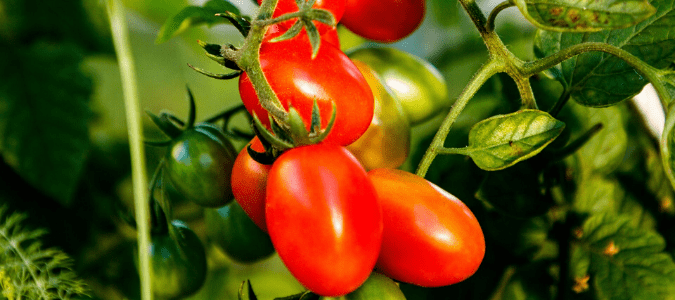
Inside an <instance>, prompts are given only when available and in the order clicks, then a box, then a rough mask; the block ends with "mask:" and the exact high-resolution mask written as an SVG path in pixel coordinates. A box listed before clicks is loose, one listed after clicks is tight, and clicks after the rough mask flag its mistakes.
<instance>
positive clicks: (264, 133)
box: [253, 114, 293, 150]
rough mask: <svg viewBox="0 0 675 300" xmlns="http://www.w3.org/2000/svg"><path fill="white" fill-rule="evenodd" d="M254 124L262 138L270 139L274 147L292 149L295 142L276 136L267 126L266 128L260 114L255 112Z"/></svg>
mask: <svg viewBox="0 0 675 300" xmlns="http://www.w3.org/2000/svg"><path fill="white" fill-rule="evenodd" d="M253 126H254V127H255V129H256V130H257V131H256V132H257V133H258V134H259V137H260V140H261V141H262V140H266V141H268V142H269V143H270V144H271V145H272V147H275V148H277V149H279V150H285V149H291V148H293V144H291V143H289V142H286V141H284V140H281V139H280V138H278V137H276V136H274V135H273V134H272V133H271V132H269V130H267V128H265V125H263V124H262V123H261V122H260V119H258V116H257V115H255V114H253Z"/></svg>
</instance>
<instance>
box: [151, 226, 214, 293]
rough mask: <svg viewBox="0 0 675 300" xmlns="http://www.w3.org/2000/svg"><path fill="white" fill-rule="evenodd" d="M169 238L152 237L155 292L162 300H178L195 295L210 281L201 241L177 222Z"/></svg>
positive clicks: (153, 284) (166, 236)
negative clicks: (207, 278) (207, 279)
mask: <svg viewBox="0 0 675 300" xmlns="http://www.w3.org/2000/svg"><path fill="white" fill-rule="evenodd" d="M168 225H169V231H170V233H168V234H159V235H154V236H152V240H151V243H150V259H151V260H152V271H153V276H152V290H153V292H154V293H155V295H156V296H157V297H158V298H161V299H176V298H183V297H186V296H188V295H191V294H194V293H195V292H197V290H199V288H201V286H202V285H203V284H204V280H205V279H206V253H205V251H204V246H203V245H202V243H201V241H200V240H199V237H197V235H196V234H195V233H194V232H193V231H192V230H190V228H188V227H187V226H186V225H185V224H184V223H183V222H181V221H178V220H174V221H172V222H171V223H170V224H168Z"/></svg>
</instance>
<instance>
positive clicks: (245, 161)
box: [231, 137, 272, 232]
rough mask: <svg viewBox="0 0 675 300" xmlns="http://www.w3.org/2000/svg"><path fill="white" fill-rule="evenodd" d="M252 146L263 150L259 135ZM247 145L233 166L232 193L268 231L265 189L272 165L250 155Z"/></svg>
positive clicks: (259, 150)
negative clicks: (262, 162)
mask: <svg viewBox="0 0 675 300" xmlns="http://www.w3.org/2000/svg"><path fill="white" fill-rule="evenodd" d="M250 145H251V148H253V150H255V151H256V152H263V151H265V148H263V145H262V143H260V140H259V139H258V137H254V138H253V139H252V140H251V143H250ZM246 148H247V147H244V149H242V150H241V152H239V155H238V156H237V159H236V160H235V161H234V167H233V168H232V180H231V181H232V193H233V194H234V199H235V200H236V201H237V202H238V203H239V205H241V208H242V209H244V211H245V212H246V214H247V215H248V216H249V217H250V218H251V220H253V222H254V223H255V224H256V225H258V227H260V229H262V230H263V231H265V232H267V224H266V223H265V195H266V193H265V189H266V186H267V174H268V173H269V172H270V169H271V168H272V165H263V164H261V163H258V162H257V161H255V160H253V158H251V156H250V155H248V150H246Z"/></svg>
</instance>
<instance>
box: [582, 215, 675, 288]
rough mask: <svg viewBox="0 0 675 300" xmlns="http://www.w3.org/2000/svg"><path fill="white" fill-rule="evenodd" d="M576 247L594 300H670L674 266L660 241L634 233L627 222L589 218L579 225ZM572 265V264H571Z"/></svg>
mask: <svg viewBox="0 0 675 300" xmlns="http://www.w3.org/2000/svg"><path fill="white" fill-rule="evenodd" d="M577 233H578V234H577V235H578V236H580V240H579V241H578V243H577V244H578V247H579V248H580V250H576V251H581V252H582V253H585V255H577V257H584V256H585V257H589V258H590V268H589V271H590V273H591V274H589V275H590V279H591V282H592V285H593V287H594V290H595V293H596V296H597V298H598V299H612V300H623V299H626V300H628V299H673V298H674V295H675V263H673V259H672V257H671V256H670V255H669V254H667V253H665V252H663V250H664V248H665V242H664V240H663V237H661V236H660V235H659V234H658V233H656V232H654V231H651V230H644V229H637V228H634V227H632V226H631V225H630V219H629V218H621V217H613V216H610V215H607V214H598V215H593V216H591V217H590V218H588V219H587V220H586V222H585V223H584V224H583V226H582V229H581V231H578V232H577ZM572 264H573V265H575V262H574V261H573V263H572Z"/></svg>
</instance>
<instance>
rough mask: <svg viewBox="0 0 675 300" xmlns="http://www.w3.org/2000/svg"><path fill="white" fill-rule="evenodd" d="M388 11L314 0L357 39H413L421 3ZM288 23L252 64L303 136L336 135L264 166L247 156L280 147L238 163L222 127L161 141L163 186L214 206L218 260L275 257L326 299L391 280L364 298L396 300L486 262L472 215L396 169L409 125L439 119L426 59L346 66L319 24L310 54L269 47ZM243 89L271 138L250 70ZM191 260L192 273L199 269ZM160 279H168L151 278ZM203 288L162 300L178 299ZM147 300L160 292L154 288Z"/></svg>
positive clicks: (359, 61) (180, 239) (376, 53)
mask: <svg viewBox="0 0 675 300" xmlns="http://www.w3.org/2000/svg"><path fill="white" fill-rule="evenodd" d="M392 3H394V4H395V6H394V7H392V8H397V9H392V11H395V12H399V13H402V15H399V16H396V15H395V14H393V15H388V14H384V13H381V12H380V11H379V8H378V9H377V10H376V11H374V12H373V11H371V10H369V9H364V2H363V1H357V0H346V1H326V0H317V1H316V3H315V6H314V7H315V8H322V9H327V10H329V11H331V13H332V14H333V15H334V16H335V18H336V19H338V20H340V18H342V19H341V23H342V24H344V25H345V26H346V27H347V28H349V29H350V30H352V31H353V32H355V33H357V34H360V35H362V36H364V37H366V38H369V39H373V40H377V41H382V42H392V41H396V40H398V39H401V38H403V37H405V36H407V35H408V34H410V33H411V32H412V31H414V30H415V29H416V28H417V26H418V25H419V23H420V22H421V20H422V17H423V12H424V1H423V0H410V1H392ZM394 4H392V5H394ZM357 6H358V9H355V8H354V7H357ZM373 6H374V5H373ZM399 6H400V7H399ZM377 7H381V4H378V6H377ZM297 9H298V7H297V5H296V4H295V1H293V0H290V1H286V0H281V1H279V4H278V6H277V11H276V12H275V16H277V15H281V14H284V13H289V12H293V11H294V10H297ZM372 9H375V8H372ZM364 14H365V15H368V17H367V18H363V15H364ZM373 17H381V18H385V19H373ZM386 18H389V19H386ZM364 20H372V22H371V23H369V22H370V21H368V22H365V21H364ZM378 22H385V24H379V25H378ZM396 24H399V25H396ZM292 25H293V20H289V21H287V22H282V23H278V24H276V25H274V26H271V27H270V29H269V30H268V31H267V36H266V38H265V39H264V41H263V44H262V45H261V47H260V52H259V57H260V65H261V67H262V71H263V73H264V75H265V79H266V80H267V82H268V84H269V85H270V87H271V88H272V90H273V91H274V92H275V94H276V96H277V98H278V100H279V102H280V103H279V104H281V105H282V106H283V108H285V109H286V110H289V109H290V108H291V107H292V108H293V109H294V110H295V111H297V113H298V115H299V116H300V117H301V118H302V120H303V121H305V122H304V124H303V125H304V126H305V127H306V129H307V131H306V132H309V131H310V130H312V129H314V128H311V127H312V125H313V124H312V122H313V121H317V118H316V116H315V115H314V114H317V112H318V115H319V116H320V117H319V118H318V119H319V120H320V121H318V122H320V128H321V129H326V127H330V128H328V129H329V131H328V135H327V136H326V137H325V139H323V140H322V141H320V142H319V143H316V144H300V145H297V144H296V145H295V147H292V148H290V149H284V151H283V152H281V154H278V152H279V151H277V155H276V157H275V158H274V161H273V163H271V164H270V163H269V162H268V161H261V160H260V159H258V158H257V157H258V156H257V155H254V154H256V153H257V154H261V153H272V152H273V151H271V147H274V143H270V141H267V140H262V141H261V140H260V138H258V137H255V138H253V140H252V141H251V142H250V143H249V145H248V146H247V147H245V148H244V149H243V150H241V151H240V152H239V154H238V155H236V151H235V149H234V148H233V146H232V144H231V143H230V142H229V141H228V139H227V138H225V134H224V133H223V131H222V130H221V128H217V127H215V126H213V125H210V124H204V123H202V124H197V125H193V124H190V123H192V122H188V124H186V125H185V126H184V128H183V129H181V130H175V128H174V129H172V130H165V131H168V133H171V132H173V134H169V135H170V136H171V137H172V142H171V146H170V147H169V150H168V151H167V156H166V157H165V164H164V166H163V168H164V170H165V175H166V177H167V178H168V179H169V180H168V181H170V183H171V184H172V186H173V187H175V189H176V190H177V192H178V193H180V194H182V195H183V196H185V198H187V199H190V200H191V201H193V202H195V203H197V204H199V205H201V206H204V207H208V208H217V209H207V211H206V222H207V230H208V234H209V237H210V239H211V240H213V241H214V242H215V243H216V244H217V245H219V246H220V247H221V248H222V249H223V251H224V252H225V253H226V254H228V255H229V256H231V257H232V258H233V259H234V260H237V261H240V262H253V261H256V260H259V259H262V258H265V257H268V256H269V255H271V254H272V253H273V252H274V251H276V252H277V253H278V254H279V256H280V258H281V260H282V261H283V262H284V264H285V265H286V266H287V267H288V269H289V270H290V272H291V273H292V274H293V275H294V276H295V278H296V279H297V280H298V281H299V282H300V283H302V284H303V285H304V286H305V287H306V288H308V289H309V290H311V291H312V292H314V293H315V294H318V295H321V296H326V297H333V296H342V295H346V294H349V295H355V294H358V293H363V289H364V288H363V287H364V286H366V285H368V283H369V282H371V283H372V282H386V283H382V284H380V283H376V284H370V285H368V286H369V287H368V289H369V292H368V293H371V292H373V291H370V290H372V289H373V288H372V286H373V285H374V286H381V287H382V290H381V291H380V292H379V293H383V294H386V293H389V292H387V290H389V291H390V290H391V286H393V287H394V289H396V290H398V288H396V285H395V284H394V283H393V281H392V279H393V280H396V281H400V282H406V283H412V284H416V285H420V286H425V287H435V286H444V285H449V284H453V283H457V282H459V281H462V280H464V279H466V278H468V277H469V276H471V275H472V274H473V273H474V272H475V271H476V270H477V269H478V266H479V265H480V263H481V261H482V259H483V256H484V253H485V242H484V238H483V233H482V231H481V228H480V225H479V224H478V222H477V220H476V218H475V217H474V215H473V214H472V213H471V211H470V210H469V209H468V208H467V207H466V205H464V204H463V203H462V202H461V201H459V200H458V199H457V198H456V197H454V196H453V195H451V194H449V193H447V192H445V191H444V190H442V189H441V188H439V187H437V186H436V185H434V184H433V183H431V182H428V181H427V180H425V179H424V178H422V177H419V176H417V175H414V174H411V173H409V172H405V171H401V170H397V169H396V168H397V167H399V166H400V165H401V164H402V163H403V162H404V161H405V160H406V157H407V155H408V151H409V148H410V126H411V125H415V124H419V123H421V122H424V121H425V120H428V119H429V118H431V117H432V116H433V115H434V114H435V113H437V112H439V111H440V110H442V108H443V104H442V103H443V102H444V100H445V98H447V94H446V88H445V83H444V80H443V78H442V76H441V75H440V74H439V73H438V71H436V70H435V69H434V68H433V66H431V65H430V64H428V63H427V62H425V61H424V60H422V59H420V58H418V57H415V56H413V55H411V54H408V53H405V52H402V51H399V50H396V49H394V48H389V47H364V48H359V49H357V50H354V51H351V52H349V54H345V53H343V52H342V51H341V50H340V49H339V40H338V38H337V33H336V32H335V28H333V27H330V26H326V25H323V24H320V23H316V26H317V29H318V30H319V32H320V33H321V35H322V37H321V39H322V41H323V42H326V43H323V42H322V43H321V46H320V48H319V49H318V52H316V53H313V52H312V47H311V45H310V41H309V37H308V35H307V34H306V33H304V32H302V33H300V34H299V35H297V36H296V37H293V38H290V39H286V40H283V41H274V42H273V41H271V40H272V39H273V38H274V37H277V36H280V35H281V34H283V33H284V32H285V31H286V30H287V29H288V28H289V27H291V26H292ZM239 91H240V95H241V98H242V101H243V103H244V106H245V108H246V110H247V111H248V112H249V114H250V115H251V116H255V117H256V118H257V119H258V120H259V121H260V123H261V124H262V126H265V127H267V129H269V130H273V129H274V127H275V126H277V127H278V124H273V123H274V122H275V121H273V119H272V118H270V117H269V115H268V112H267V111H266V110H265V109H264V108H263V105H261V103H260V100H259V99H258V94H257V93H256V90H255V88H254V85H253V83H252V82H251V78H249V76H248V75H247V74H246V73H245V72H244V73H243V74H242V75H241V76H240V79H239ZM315 106H316V107H318V110H317V108H315ZM156 123H158V122H156ZM159 123H161V122H159ZM165 123H168V124H171V122H165ZM329 124H330V125H329ZM158 125H159V124H158ZM164 125H166V124H164ZM301 126H302V125H301ZM160 127H161V126H160ZM165 127H166V126H165ZM169 127H171V126H169ZM273 131H274V130H273ZM274 132H277V131H274ZM290 137H291V138H288V137H286V139H287V140H288V142H290V143H293V136H292V134H291V135H290ZM279 138H281V137H279ZM235 156H236V158H235ZM232 199H235V200H236V201H231V200H232ZM218 207H220V208H218ZM170 228H173V230H174V232H173V234H172V237H173V238H174V244H172V245H174V247H175V248H180V247H183V246H184V244H185V243H186V242H185V240H186V239H194V238H193V237H192V236H193V235H194V233H192V232H191V231H189V229H187V227H184V226H183V225H181V224H178V223H177V224H173V223H171V225H170ZM188 231H189V232H188ZM156 240H159V238H157V239H156V238H155V237H153V244H154V243H155V241H156ZM200 249H201V252H202V254H203V247H202V248H200ZM178 252H179V253H180V251H178ZM197 256H198V255H196V256H195V257H196V258H194V260H197V262H196V263H197V264H199V265H200V266H202V265H204V264H205V263H204V262H203V258H202V259H199V258H198V257H197ZM191 257H192V256H185V255H175V256H173V257H171V256H168V259H167V256H165V257H163V258H162V259H163V260H164V261H167V260H171V259H173V260H180V259H191ZM202 257H203V256H202ZM154 263H156V262H153V264H154ZM164 264H165V265H166V263H164ZM158 265H162V263H161V262H158ZM373 270H376V271H377V272H378V273H372V272H373ZM158 272H166V270H162V269H157V267H155V272H154V273H155V274H156V275H157V274H158ZM371 273H372V275H371ZM173 274H175V273H173ZM174 277H176V278H175V279H177V281H181V280H183V281H185V280H184V279H185V278H183V277H182V276H174ZM202 282H203V278H202ZM364 282H365V283H366V284H364ZM181 283H182V282H181ZM181 283H179V282H174V283H173V284H175V285H180V284H181ZM200 285H201V283H199V285H195V286H194V287H191V289H190V290H189V291H187V289H186V290H185V291H181V293H178V294H176V293H174V294H173V295H165V296H167V297H169V298H171V297H179V296H185V295H187V294H189V293H192V292H194V291H195V290H196V289H195V287H196V288H198V287H199V286H200ZM386 286H388V287H386ZM359 287H361V288H359ZM374 289H375V291H374V293H378V291H377V288H374ZM155 291H156V292H160V293H161V292H162V291H164V292H166V291H167V289H166V288H165V287H162V286H155ZM350 293H351V294H350ZM395 293H396V295H400V297H399V296H397V297H395V298H394V299H401V298H402V297H403V296H402V294H401V293H400V290H398V291H397V292H395ZM353 299H360V298H358V297H356V298H353Z"/></svg>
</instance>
